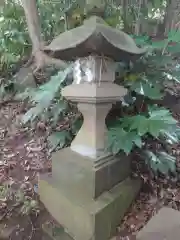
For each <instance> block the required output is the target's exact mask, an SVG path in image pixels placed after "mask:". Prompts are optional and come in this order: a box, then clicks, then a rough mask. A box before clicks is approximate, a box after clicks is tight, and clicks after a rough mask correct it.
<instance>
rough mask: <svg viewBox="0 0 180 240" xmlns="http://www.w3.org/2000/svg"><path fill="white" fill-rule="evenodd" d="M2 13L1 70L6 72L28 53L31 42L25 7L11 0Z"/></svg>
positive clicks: (0, 37)
mask: <svg viewBox="0 0 180 240" xmlns="http://www.w3.org/2000/svg"><path fill="white" fill-rule="evenodd" d="M0 13H1V17H0V29H1V31H0V72H5V71H6V70H7V69H8V70H9V68H12V67H13V66H14V64H15V63H17V62H18V61H19V60H20V59H21V58H22V57H23V56H24V55H25V54H27V53H28V51H29V49H30V44H29V36H28V32H27V26H26V20H25V16H24V10H23V8H22V7H21V6H20V5H19V4H16V3H14V1H13V0H9V1H7V3H6V4H4V5H3V6H2V7H0Z"/></svg>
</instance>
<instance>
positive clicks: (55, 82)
mask: <svg viewBox="0 0 180 240" xmlns="http://www.w3.org/2000/svg"><path fill="white" fill-rule="evenodd" d="M71 71H72V65H70V66H69V67H68V68H66V69H65V70H63V71H59V72H58V74H56V75H55V76H52V77H51V79H50V81H48V82H47V83H45V84H43V85H41V86H40V87H39V88H38V89H29V91H27V92H26V94H25V93H23V94H22V95H21V94H20V95H18V96H17V98H20V99H22V97H23V98H24V99H25V98H26V97H28V98H30V102H32V104H34V105H35V106H34V107H32V108H31V109H30V110H29V111H28V112H27V113H26V114H25V115H24V116H23V119H22V122H23V124H26V123H27V122H29V121H31V122H33V121H34V120H35V119H36V118H38V117H40V116H41V117H42V116H43V117H48V118H49V117H54V121H57V118H58V116H59V115H60V114H62V113H63V111H64V110H66V109H67V107H68V105H67V103H66V102H65V101H64V100H63V99H62V97H61V95H60V90H61V86H62V84H63V82H64V81H65V79H66V77H67V76H68V74H70V72H71ZM52 102H53V103H54V104H53V106H51V104H52ZM54 113H55V115H54Z"/></svg>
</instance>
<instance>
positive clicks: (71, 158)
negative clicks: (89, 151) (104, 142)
mask: <svg viewBox="0 0 180 240" xmlns="http://www.w3.org/2000/svg"><path fill="white" fill-rule="evenodd" d="M52 166H53V169H52V177H48V175H41V176H40V179H39V194H40V199H41V201H42V202H43V203H44V205H45V207H46V208H47V210H48V211H49V212H50V213H51V214H52V216H53V217H54V218H55V219H56V220H57V222H58V223H60V224H61V225H62V226H63V227H64V229H65V230H66V231H67V233H68V234H69V236H71V237H72V239H74V240H109V239H110V238H111V237H112V236H113V235H115V233H116V228H117V226H118V225H119V224H120V222H121V220H122V218H123V217H124V214H125V213H126V211H127V210H128V208H129V207H130V205H131V203H132V201H133V200H134V199H135V197H136V195H137V193H138V192H139V189H140V186H141V183H140V181H139V180H132V179H130V178H129V177H128V175H129V169H130V168H129V159H126V158H125V157H124V156H122V157H121V158H113V157H112V156H111V155H109V156H108V155H107V156H104V157H101V158H99V159H94V161H92V159H91V158H88V157H84V156H82V155H80V154H79V153H76V152H74V151H72V150H71V149H70V148H66V149H63V150H61V151H59V152H57V153H55V154H54V155H53V162H52ZM62 240H63V238H62Z"/></svg>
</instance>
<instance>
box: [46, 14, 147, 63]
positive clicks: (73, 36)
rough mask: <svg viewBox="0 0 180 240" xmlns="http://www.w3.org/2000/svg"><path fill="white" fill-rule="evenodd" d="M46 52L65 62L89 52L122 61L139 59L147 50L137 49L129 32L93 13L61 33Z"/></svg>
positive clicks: (86, 54) (84, 55)
mask: <svg viewBox="0 0 180 240" xmlns="http://www.w3.org/2000/svg"><path fill="white" fill-rule="evenodd" d="M44 51H45V52H47V53H49V52H51V53H52V54H53V57H55V58H60V59H62V60H66V61H71V60H74V59H76V58H79V57H87V56H89V54H90V53H92V54H94V55H99V56H101V55H102V53H103V55H104V56H106V57H110V58H112V59H114V60H115V61H121V60H126V59H131V60H132V59H133V57H134V58H139V57H140V56H141V55H143V54H144V53H145V51H146V49H145V48H138V47H137V46H136V44H135V42H134V40H133V39H132V38H131V37H130V36H129V35H128V34H126V33H124V32H122V31H120V30H117V29H114V28H112V27H110V26H108V25H107V24H105V22H104V20H103V19H102V18H99V17H96V16H91V17H90V18H89V19H88V20H85V21H84V24H83V25H81V26H80V27H76V28H74V29H71V30H69V31H65V32H64V33H61V34H60V35H59V36H58V37H56V38H55V39H54V40H53V41H52V42H51V44H50V45H49V46H47V47H45V49H44Z"/></svg>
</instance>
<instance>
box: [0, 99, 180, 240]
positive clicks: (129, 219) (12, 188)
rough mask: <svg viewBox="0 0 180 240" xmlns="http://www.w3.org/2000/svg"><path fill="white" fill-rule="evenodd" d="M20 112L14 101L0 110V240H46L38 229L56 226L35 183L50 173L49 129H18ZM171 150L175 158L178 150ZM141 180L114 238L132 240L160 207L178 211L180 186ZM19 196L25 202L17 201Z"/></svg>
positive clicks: (20, 106) (177, 112)
mask: <svg viewBox="0 0 180 240" xmlns="http://www.w3.org/2000/svg"><path fill="white" fill-rule="evenodd" d="M168 103H169V101H168ZM175 105H177V103H175V102H172V106H173V110H174V109H175V110H174V114H175V116H176V118H179V116H180V104H178V105H177V106H175ZM23 112H24V104H22V103H17V102H12V103H8V104H5V105H4V106H1V107H0V186H1V185H2V184H4V185H7V186H8V188H7V189H4V188H2V189H1V188H0V239H12V240H16V239H18V240H21V239H22V240H41V239H44V240H47V239H48V237H47V236H46V235H45V234H44V231H43V230H42V226H43V224H44V223H46V222H53V224H55V223H54V221H53V219H52V218H51V216H49V214H48V213H47V211H46V210H45V209H44V207H43V206H42V204H41V203H39V200H38V195H37V192H38V188H37V180H38V174H39V173H42V172H50V171H51V155H50V153H49V149H48V144H47V142H46V138H47V135H48V128H47V127H46V126H44V125H43V124H39V125H38V126H34V128H31V127H26V128H23V127H22V128H19V122H18V119H19V118H20V117H21V114H23ZM173 148H174V151H175V152H176V155H179V153H180V146H174V147H173ZM142 178H143V179H144V186H143V189H142V191H141V193H140V195H139V196H138V199H137V201H136V202H135V203H134V204H133V206H132V207H131V209H130V211H129V213H128V214H127V215H126V216H125V218H124V221H123V223H122V224H121V226H120V227H119V229H118V233H117V235H118V236H117V239H126V240H127V239H135V235H136V232H137V231H139V229H141V228H142V227H143V226H144V225H145V223H146V222H147V221H148V220H149V219H150V217H151V216H152V215H153V214H155V213H156V211H157V210H158V209H159V208H160V207H161V206H163V205H168V206H171V207H173V208H175V209H178V210H180V188H179V186H180V185H179V183H177V182H173V178H172V179H158V181H157V180H156V179H153V178H151V176H149V175H148V174H143V175H142ZM19 191H20V193H22V195H23V199H24V200H23V201H19V200H18V198H19V195H18V194H19V193H18V192H19ZM17 193H18V194H17ZM17 195H18V196H17ZM34 200H35V201H37V202H38V206H34V202H33V204H30V205H32V206H30V209H29V205H28V203H32V201H34ZM2 229H3V231H2ZM3 234H4V235H3ZM127 236H129V238H127Z"/></svg>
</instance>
